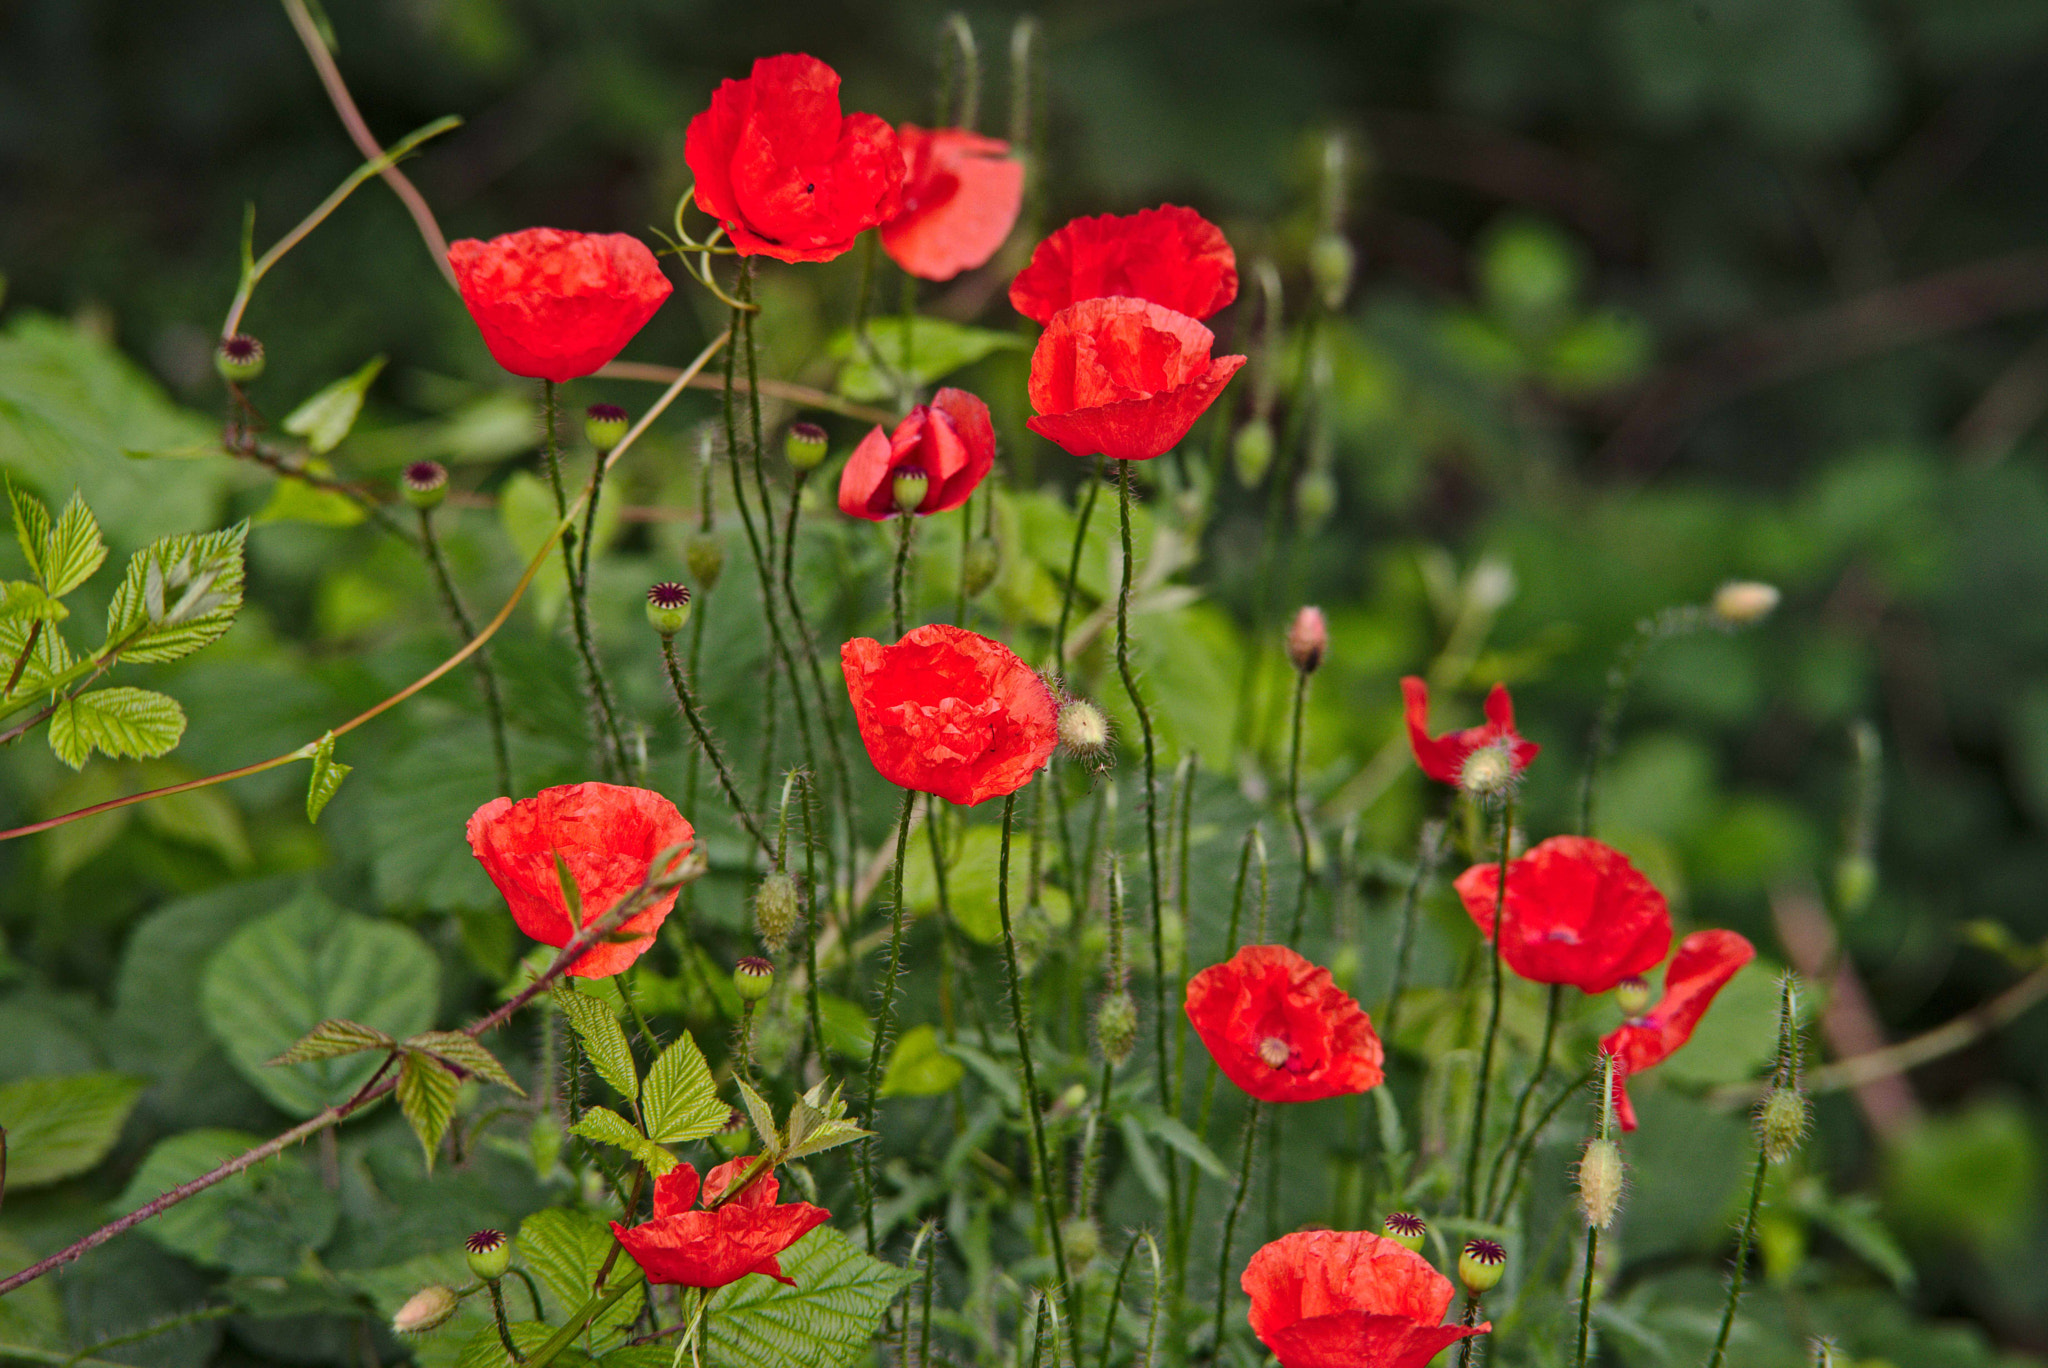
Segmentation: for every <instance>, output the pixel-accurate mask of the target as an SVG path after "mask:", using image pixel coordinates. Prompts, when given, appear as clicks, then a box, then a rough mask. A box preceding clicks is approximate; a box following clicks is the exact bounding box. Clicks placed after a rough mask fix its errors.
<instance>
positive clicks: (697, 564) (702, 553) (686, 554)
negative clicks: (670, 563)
mask: <svg viewBox="0 0 2048 1368" xmlns="http://www.w3.org/2000/svg"><path fill="white" fill-rule="evenodd" d="M683 564H685V565H687V566H689V567H690V578H691V579H693V580H695V581H696V582H697V585H698V587H699V588H701V589H703V590H704V591H705V592H706V593H709V592H711V591H712V590H713V589H716V588H717V587H718V576H719V575H720V573H722V572H723V571H724V569H725V543H724V542H722V541H720V540H719V539H718V534H717V533H715V532H692V533H691V534H690V536H689V540H687V541H685V542H684V543H683Z"/></svg>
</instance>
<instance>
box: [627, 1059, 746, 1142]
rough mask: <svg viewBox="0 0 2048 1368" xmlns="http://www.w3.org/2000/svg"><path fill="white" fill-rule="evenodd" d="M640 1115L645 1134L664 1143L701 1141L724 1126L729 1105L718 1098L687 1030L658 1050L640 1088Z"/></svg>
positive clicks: (728, 1112) (727, 1116) (707, 1067)
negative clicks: (645, 1080) (656, 1057)
mask: <svg viewBox="0 0 2048 1368" xmlns="http://www.w3.org/2000/svg"><path fill="white" fill-rule="evenodd" d="M640 1115H641V1117H642V1118H643V1119H644V1120H645V1121H646V1123H647V1134H648V1137H649V1138H650V1139H652V1140H655V1141H658V1142H659V1143H661V1144H665V1145H674V1144H680V1143H681V1142H683V1141H685V1140H701V1139H703V1138H704V1137H705V1136H707V1135H710V1134H712V1133H713V1132H714V1131H717V1130H720V1129H722V1128H723V1127H724V1125H725V1123H726V1121H727V1119H728V1118H729V1117H731V1115H732V1108H731V1107H728V1106H727V1105H726V1104H725V1103H724V1102H722V1101H720V1100H719V1097H718V1088H717V1087H716V1085H714V1084H713V1083H712V1081H711V1068H710V1066H709V1065H708V1064H706V1063H705V1062H704V1052H703V1051H701V1050H699V1049H698V1048H697V1042H696V1041H695V1040H692V1039H691V1038H690V1033H689V1032H688V1031H685V1032H683V1033H682V1034H681V1035H679V1036H677V1037H676V1039H675V1043H673V1044H672V1045H670V1046H669V1047H668V1048H667V1049H665V1050H663V1051H662V1052H661V1057H660V1058H658V1059H656V1060H655V1061H654V1063H653V1065H652V1066H651V1067H650V1068H649V1069H648V1070H647V1082H646V1083H645V1084H644V1085H642V1087H641V1090H640Z"/></svg>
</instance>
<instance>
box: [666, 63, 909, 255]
mask: <svg viewBox="0 0 2048 1368" xmlns="http://www.w3.org/2000/svg"><path fill="white" fill-rule="evenodd" d="M683 159H684V160H685V161H687V162H688V163H689V165H690V173H691V174H692V175H694V176H695V177H696V178H697V205H698V207H699V208H701V209H702V210H703V211H704V212H705V213H707V214H709V215H711V216H712V217H713V218H715V219H717V220H718V221H719V222H720V223H722V224H724V225H725V231H726V235H727V236H728V237H730V238H731V239H732V244H733V246H734V247H736V248H738V249H739V253H740V255H741V256H757V255H758V256H770V257H774V258H775V259H776V260H777V261H830V260H832V258H834V257H836V256H838V255H840V254H841V253H842V252H844V251H845V250H846V249H847V248H849V247H851V246H853V240H854V239H855V238H856V237H858V236H860V234H861V232H862V231H863V230H864V229H868V228H873V227H876V226H877V225H879V224H883V223H887V222H888V221H889V220H890V219H892V218H894V217H895V216H896V210H897V205H898V202H899V199H900V193H901V188H902V184H903V152H902V150H901V149H900V148H899V147H898V146H897V144H896V130H895V129H893V128H891V127H890V126H889V124H888V122H887V121H886V120H883V119H881V118H879V117H877V116H876V115H873V114H845V115H842V114H841V113H840V110H839V73H838V72H836V71H834V70H833V69H832V68H831V67H829V66H826V65H825V64H824V63H823V62H821V61H819V60H818V59H817V58H815V57H811V56H807V55H805V54H803V53H800V52H793V53H785V54H783V55H782V56H779V57H763V58H761V59H759V60H758V61H756V62H755V63H754V69H753V72H752V73H751V74H750V75H748V76H746V77H745V78H743V79H740V80H732V81H726V82H725V83H723V84H722V85H720V86H719V87H718V89H717V90H716V91H714V92H713V93H712V96H711V105H710V107H709V108H708V109H706V110H705V111H704V112H703V113H701V114H699V115H698V116H697V117H696V118H694V119H692V120H690V128H689V132H688V133H686V134H685V135H684V138H683Z"/></svg>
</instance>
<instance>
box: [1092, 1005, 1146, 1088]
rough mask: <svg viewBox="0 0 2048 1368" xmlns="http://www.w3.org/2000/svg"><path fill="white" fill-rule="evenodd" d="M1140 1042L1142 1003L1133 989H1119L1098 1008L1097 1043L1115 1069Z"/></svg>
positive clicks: (1096, 1014)
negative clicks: (1133, 997) (1131, 993)
mask: <svg viewBox="0 0 2048 1368" xmlns="http://www.w3.org/2000/svg"><path fill="white" fill-rule="evenodd" d="M1137 1045H1138V1004H1137V1003H1136V1002H1135V1001H1134V1000H1132V998H1131V995H1130V993H1129V992H1127V991H1125V990H1124V989H1118V990H1117V991H1116V992H1114V993H1110V994H1108V995H1107V996H1105V997H1104V998H1103V999H1102V1002H1101V1004H1100V1005H1099V1006H1097V1007H1096V1009H1095V1047H1096V1048H1097V1049H1099V1050H1101V1051H1102V1057H1103V1059H1105V1060H1107V1061H1108V1063H1109V1066H1110V1067H1111V1068H1112V1069H1114V1068H1120V1067H1122V1065H1123V1063H1124V1061H1125V1060H1127V1059H1129V1058H1130V1057H1131V1051H1132V1050H1134V1049H1136V1048H1137Z"/></svg>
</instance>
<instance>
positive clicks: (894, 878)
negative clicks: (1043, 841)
mask: <svg viewBox="0 0 2048 1368" xmlns="http://www.w3.org/2000/svg"><path fill="white" fill-rule="evenodd" d="M916 806H917V793H916V791H915V790H913V789H905V790H903V810H902V813H901V814H900V815H899V816H898V817H897V819H896V858H895V860H894V862H893V871H892V873H891V877H890V883H889V892H890V899H889V901H890V904H891V906H890V909H889V972H888V974H887V976H886V977H884V978H883V980H882V1006H881V1011H880V1012H879V1013H878V1014H877V1016H876V1017H875V1038H874V1042H873V1044H872V1045H871V1046H870V1047H869V1049H868V1076H867V1093H866V1103H867V1115H866V1117H864V1118H863V1125H864V1126H865V1127H866V1128H867V1129H868V1130H870V1131H872V1130H874V1129H875V1108H876V1106H878V1105H879V1104H880V1102H881V1097H880V1096H879V1094H880V1091H881V1087H882V1052H883V1051H884V1050H886V1049H888V1041H889V1033H890V1032H891V1030H893V1029H894V1028H895V1025H896V980H897V976H898V975H899V974H901V973H902V971H903V857H904V855H905V854H906V853H907V852H908V850H909V847H910V812H911V809H912V808H914V807H916ZM874 1145H875V1139H874V1137H873V1136H872V1135H870V1136H866V1137H864V1138H863V1139H862V1140H861V1142H860V1190H861V1215H862V1217H863V1219H864V1220H865V1221H866V1222H867V1233H868V1252H869V1253H870V1254H872V1253H873V1252H874V1251H875V1174H874Z"/></svg>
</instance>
